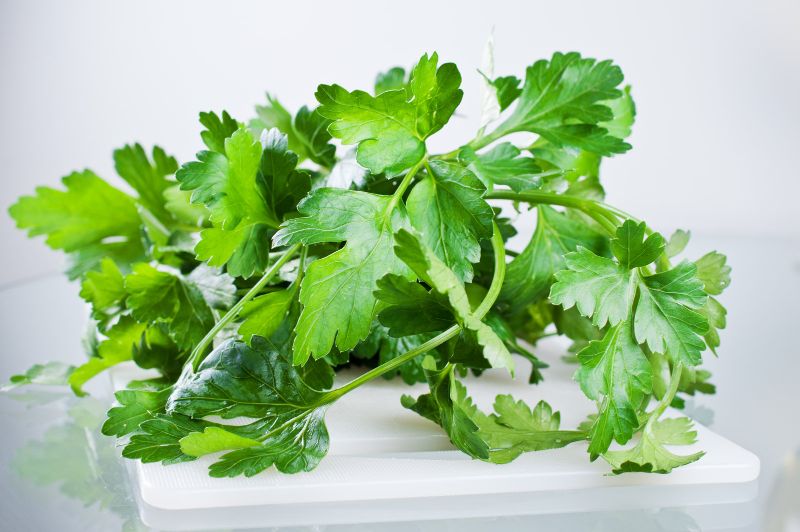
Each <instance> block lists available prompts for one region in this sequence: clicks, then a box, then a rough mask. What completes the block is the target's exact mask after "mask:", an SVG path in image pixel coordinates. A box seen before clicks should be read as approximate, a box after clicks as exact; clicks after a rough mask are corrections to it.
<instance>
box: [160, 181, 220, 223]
mask: <svg viewBox="0 0 800 532" xmlns="http://www.w3.org/2000/svg"><path fill="white" fill-rule="evenodd" d="M164 198H165V200H166V201H165V203H164V207H165V208H166V209H167V210H168V211H169V212H170V214H172V216H173V217H174V218H175V219H176V220H177V221H178V222H180V223H183V224H186V225H191V226H197V227H198V228H200V227H203V226H204V225H205V224H206V222H207V221H208V217H209V216H210V214H211V213H209V212H208V209H207V208H206V206H205V205H203V204H198V203H192V194H191V193H190V192H187V191H185V190H181V187H180V185H173V186H171V187H169V188H166V189H164Z"/></svg>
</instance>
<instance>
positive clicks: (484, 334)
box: [395, 229, 514, 375]
mask: <svg viewBox="0 0 800 532" xmlns="http://www.w3.org/2000/svg"><path fill="white" fill-rule="evenodd" d="M395 240H396V241H397V245H396V246H395V253H397V256H398V257H400V258H401V259H402V260H403V261H404V262H405V263H406V264H407V265H408V266H409V267H410V268H411V269H412V270H413V271H414V273H416V274H417V276H418V277H419V278H420V279H421V280H422V281H424V282H425V283H426V284H428V285H429V286H431V287H432V288H433V289H434V290H435V291H436V292H437V293H439V294H441V295H442V296H445V297H446V298H447V301H448V303H449V306H450V308H451V309H452V311H453V312H454V314H455V317H456V319H457V321H458V323H459V324H460V325H461V326H462V327H463V328H465V329H467V330H468V331H471V332H473V333H474V334H475V335H476V340H477V342H478V344H480V345H481V346H483V356H484V357H485V358H486V360H487V361H488V362H489V364H490V365H491V367H493V368H506V369H507V370H508V371H509V372H510V373H511V374H512V375H513V373H514V360H513V359H512V358H511V353H509V351H508V348H506V345H505V343H504V342H503V341H502V340H501V339H500V337H499V336H497V333H495V332H494V330H493V329H492V328H491V327H490V326H489V325H487V324H486V323H484V322H483V321H481V319H480V318H478V317H477V316H476V315H475V314H474V313H473V309H472V307H471V305H470V302H469V298H468V296H467V292H466V289H465V288H464V285H463V284H461V281H460V280H459V279H458V277H457V276H456V274H455V273H454V272H453V271H452V270H451V269H449V268H448V267H447V265H446V264H444V263H443V262H442V261H441V260H440V259H439V258H438V257H437V256H436V255H435V254H434V253H433V251H432V250H431V249H430V248H428V247H427V246H425V244H423V243H422V242H421V241H420V239H419V237H417V236H416V235H415V234H414V233H411V232H409V231H407V230H405V229H401V230H400V231H398V232H397V234H396V235H395Z"/></svg>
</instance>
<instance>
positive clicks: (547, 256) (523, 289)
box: [500, 205, 606, 309]
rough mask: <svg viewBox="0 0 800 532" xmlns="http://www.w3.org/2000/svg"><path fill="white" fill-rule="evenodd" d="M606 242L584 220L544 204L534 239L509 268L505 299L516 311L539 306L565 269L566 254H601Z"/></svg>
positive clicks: (540, 207)
mask: <svg viewBox="0 0 800 532" xmlns="http://www.w3.org/2000/svg"><path fill="white" fill-rule="evenodd" d="M605 242H606V239H605V238H604V237H603V235H602V234H600V233H598V232H597V231H595V230H594V229H592V228H591V227H589V226H588V225H586V224H585V223H583V222H582V221H581V220H576V219H573V218H570V217H568V216H566V215H564V214H562V213H560V212H558V211H556V210H555V209H553V208H551V207H548V206H547V205H540V206H539V207H537V216H536V229H535V231H534V232H533V237H532V238H531V240H530V242H529V243H528V245H527V246H526V247H525V249H524V250H523V251H522V253H520V254H519V255H518V256H517V257H515V258H514V260H512V261H511V263H510V264H509V265H508V271H507V273H506V283H505V285H504V289H503V292H502V293H501V296H500V297H501V299H502V300H503V301H506V302H508V304H509V305H511V306H512V307H513V308H514V309H524V308H525V307H527V306H528V305H530V304H532V303H535V302H536V301H538V300H540V299H542V298H544V297H545V296H546V295H547V292H548V290H549V289H550V285H551V284H552V282H553V275H554V274H555V273H556V272H557V271H559V270H561V269H562V268H563V267H564V264H565V263H564V256H565V254H567V253H569V252H571V251H575V250H576V249H578V247H579V246H583V247H585V248H587V249H588V250H592V251H595V252H601V251H602V250H603V248H604V246H605V245H606V244H605Z"/></svg>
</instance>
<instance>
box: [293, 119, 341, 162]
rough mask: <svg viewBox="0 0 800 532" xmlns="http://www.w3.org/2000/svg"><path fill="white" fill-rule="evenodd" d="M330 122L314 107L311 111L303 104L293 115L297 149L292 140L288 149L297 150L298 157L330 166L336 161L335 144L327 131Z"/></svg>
mask: <svg viewBox="0 0 800 532" xmlns="http://www.w3.org/2000/svg"><path fill="white" fill-rule="evenodd" d="M330 123H331V122H330V120H328V119H327V118H325V117H323V116H322V115H321V114H319V111H317V110H316V109H314V110H313V111H312V110H310V109H309V108H308V107H306V106H305V105H304V106H303V107H301V108H300V110H299V111H297V115H296V116H295V117H294V133H295V135H296V138H297V143H296V144H298V146H297V149H295V147H294V144H293V143H292V142H290V143H289V149H291V150H292V151H295V152H297V154H298V155H299V156H300V157H304V158H308V159H311V160H312V161H314V162H315V163H317V164H318V165H320V166H324V167H326V168H331V167H332V166H333V164H334V163H335V162H336V146H334V145H333V144H331V143H330V141H331V138H332V137H331V134H330V133H329V132H328V126H329V125H330Z"/></svg>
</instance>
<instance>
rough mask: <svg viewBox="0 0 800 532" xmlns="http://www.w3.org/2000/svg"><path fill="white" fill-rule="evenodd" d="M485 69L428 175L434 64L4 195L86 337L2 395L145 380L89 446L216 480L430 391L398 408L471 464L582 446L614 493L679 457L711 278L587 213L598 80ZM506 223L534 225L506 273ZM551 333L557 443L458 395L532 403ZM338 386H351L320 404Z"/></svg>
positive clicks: (706, 270) (440, 67) (634, 230)
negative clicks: (347, 376)
mask: <svg viewBox="0 0 800 532" xmlns="http://www.w3.org/2000/svg"><path fill="white" fill-rule="evenodd" d="M488 67H489V68H488V69H484V71H483V72H481V76H482V82H483V92H484V98H483V108H482V116H481V127H480V130H479V131H478V134H477V135H476V136H475V138H474V139H472V140H471V141H469V142H468V143H466V144H465V145H463V146H461V147H459V148H457V149H455V150H453V151H450V152H448V153H443V154H433V153H430V152H429V150H428V147H427V140H428V138H429V137H431V136H432V135H434V134H435V133H437V132H438V131H439V130H441V129H442V128H443V127H444V126H445V125H446V124H448V122H450V120H451V118H452V116H453V114H454V112H455V110H456V109H457V108H458V106H459V104H460V103H461V99H462V96H463V92H462V90H461V88H460V86H461V74H460V73H459V71H458V68H457V67H456V66H455V65H454V64H452V63H443V64H440V62H439V56H438V54H436V53H433V54H431V55H428V54H425V55H423V56H422V57H421V59H420V60H419V61H418V62H417V64H416V65H415V66H414V67H413V68H412V69H411V70H410V71H409V72H406V71H405V70H404V69H403V68H400V67H395V68H392V69H390V70H389V71H387V72H385V73H382V74H380V75H379V76H378V78H377V80H376V83H375V87H374V89H373V90H372V91H371V92H366V91H362V90H354V91H350V90H347V89H345V88H344V87H341V86H339V85H335V84H332V85H320V86H319V87H318V88H317V91H316V99H317V101H318V102H319V106H318V107H316V108H313V109H310V108H308V107H302V108H301V109H300V110H299V111H298V112H297V113H296V114H294V115H292V114H291V113H290V112H289V111H288V110H287V109H286V108H285V107H283V106H282V105H281V104H280V103H279V101H278V100H277V99H276V98H274V97H272V96H268V97H267V102H266V104H265V105H263V106H259V107H257V118H255V119H253V120H252V121H250V122H249V123H248V124H245V123H242V122H239V121H237V120H236V119H234V118H233V117H231V116H230V115H229V114H228V113H227V112H225V111H223V112H222V113H221V114H216V113H214V112H204V113H200V122H201V124H202V126H203V128H204V129H203V130H202V132H201V134H200V137H201V140H202V142H203V144H204V145H205V147H206V149H205V150H204V151H201V152H199V153H198V154H197V156H196V160H194V161H191V162H188V163H186V164H184V165H182V166H179V165H178V163H177V162H176V160H175V159H174V158H173V157H171V156H169V155H167V154H166V153H165V152H164V150H162V149H161V148H159V147H155V148H153V150H152V151H151V152H150V153H149V154H148V152H147V151H145V149H144V148H143V147H142V146H140V145H139V144H135V145H129V146H125V147H123V148H121V149H119V150H117V151H115V152H114V162H115V166H116V170H117V173H118V174H119V176H120V177H121V178H122V179H123V180H124V181H125V182H126V183H127V184H128V185H129V187H130V190H128V191H123V190H121V189H119V188H116V187H113V186H112V185H110V184H109V183H108V182H106V181H105V180H103V179H102V178H100V177H99V176H97V175H96V174H94V173H93V172H92V171H90V170H84V171H82V172H75V173H73V174H70V175H69V176H67V177H65V178H64V179H63V184H64V188H63V189H53V188H48V187H40V188H38V189H37V190H36V193H35V194H34V195H32V196H25V197H22V198H20V199H19V201H18V202H17V203H16V204H14V205H13V206H12V207H11V209H10V214H11V216H12V217H13V218H14V219H15V220H16V222H17V225H18V226H19V227H20V228H22V229H26V230H27V231H28V233H29V235H30V236H37V235H46V237H47V239H46V242H47V244H48V245H49V246H50V247H52V248H54V249H60V250H62V251H64V252H65V253H67V254H68V256H69V258H70V268H69V270H68V274H69V276H70V277H71V278H73V279H80V282H81V297H82V298H83V299H84V300H85V301H86V302H87V303H88V304H89V305H90V307H91V318H92V329H91V332H90V334H89V335H88V338H87V341H86V346H87V355H88V359H87V361H86V362H85V363H84V364H82V365H80V366H78V367H73V366H67V365H65V364H59V363H50V364H46V365H36V366H33V367H32V368H31V369H30V370H29V371H27V372H26V373H25V374H23V375H17V376H14V377H12V379H11V383H10V384H9V385H8V386H7V387H6V388H12V387H16V386H20V385H24V384H55V383H60V382H64V383H67V384H69V385H70V386H71V387H72V389H73V390H74V391H75V393H76V394H79V395H81V394H84V393H85V392H84V391H83V386H84V384H85V383H86V382H87V381H88V380H90V379H91V378H93V377H94V376H96V375H97V374H99V373H101V372H103V371H105V370H107V369H109V368H111V367H113V366H115V365H117V364H120V363H123V362H127V361H133V362H134V363H135V364H137V365H138V366H140V367H142V368H146V369H155V370H157V371H158V372H159V374H160V377H159V378H155V379H149V380H146V381H135V382H132V383H130V384H129V386H128V388H127V389H125V390H122V391H119V392H117V394H116V399H117V403H118V404H117V405H116V406H114V407H113V408H111V410H110V411H109V412H108V419H107V420H106V422H105V424H104V425H103V428H102V432H103V433H104V434H107V435H109V436H115V437H118V438H120V439H121V440H122V442H123V444H124V448H123V456H125V457H127V458H132V459H139V460H142V461H143V462H162V463H164V464H171V463H176V462H183V461H189V460H194V459H195V458H196V457H199V456H203V455H206V454H211V453H219V452H223V454H222V455H221V456H219V458H218V460H217V461H216V462H214V463H213V465H212V466H211V468H210V470H209V474H210V475H212V476H218V477H226V476H236V475H246V476H252V475H255V474H258V473H260V472H262V471H264V470H265V469H267V468H269V467H272V466H274V467H275V468H276V469H277V470H278V471H281V472H283V473H296V472H300V471H309V470H311V469H313V468H314V467H316V465H317V464H318V463H319V462H320V460H322V459H323V458H324V456H325V454H326V452H327V450H328V444H329V437H328V432H327V429H326V426H325V412H326V410H327V408H328V407H329V406H330V405H331V404H332V403H334V402H335V401H337V400H339V399H340V398H341V397H343V396H344V395H346V394H347V393H349V392H350V391H352V390H354V389H355V388H357V387H359V386H361V385H363V384H366V383H368V382H370V381H371V380H373V379H375V378H378V377H385V378H391V377H394V376H396V375H399V376H401V377H402V379H403V380H404V381H406V382H408V383H415V382H426V383H427V384H428V386H429V391H428V393H425V394H423V395H420V396H419V397H416V398H415V397H411V396H408V395H404V396H403V397H402V398H401V399H400V400H401V402H402V404H403V406H405V407H406V408H408V409H410V410H412V411H414V412H416V413H418V414H419V415H421V416H423V417H425V418H427V419H429V420H430V421H432V422H434V423H436V424H438V425H439V426H441V428H442V430H444V431H445V432H446V433H447V435H448V436H449V438H450V440H451V441H452V443H453V445H454V446H456V447H457V448H459V449H460V450H462V451H463V452H465V453H466V454H468V455H469V456H471V457H473V458H477V459H480V460H485V461H489V462H495V463H506V462H510V461H512V460H514V459H515V458H516V457H518V456H519V455H520V454H522V453H525V452H530V451H537V450H542V449H552V448H557V447H563V446H565V445H568V444H571V443H574V442H584V441H586V442H588V451H589V455H590V458H591V459H592V460H594V459H596V458H597V457H602V458H603V459H604V460H606V461H607V462H608V463H609V464H610V466H611V469H612V471H613V472H614V473H621V472H626V471H646V472H657V473H668V472H669V471H671V470H672V469H674V468H675V467H679V466H681V465H685V464H688V463H690V462H693V461H695V460H697V459H699V458H700V457H701V456H702V452H700V453H694V454H689V455H681V454H676V453H675V452H674V451H673V450H671V449H669V448H668V447H672V446H677V445H687V444H691V443H694V441H695V439H696V433H695V432H694V431H693V430H692V423H691V421H690V420H689V419H688V418H674V419H664V418H663V415H664V412H665V409H666V408H667V407H668V406H670V405H673V406H678V407H680V406H682V404H683V396H685V395H693V394H694V393H697V392H701V393H713V392H714V387H713V385H712V384H710V383H709V382H708V378H709V376H710V374H709V373H708V372H707V371H705V370H703V369H701V368H700V365H701V362H702V353H703V351H705V350H706V349H709V350H711V351H712V352H714V353H716V350H717V348H718V347H719V343H720V340H719V333H718V331H719V329H722V328H724V327H725V309H724V307H723V306H722V305H721V304H720V303H719V301H718V300H717V299H716V296H719V294H720V293H721V292H722V291H723V290H724V288H725V287H727V285H728V284H729V282H730V275H729V274H730V268H729V267H728V266H727V265H726V263H725V257H724V256H723V255H721V254H719V253H717V252H711V253H709V254H707V255H705V256H703V257H701V258H699V259H698V260H695V261H689V260H685V259H684V260H681V261H680V262H677V263H675V257H676V256H678V255H679V254H680V253H681V252H682V251H683V249H684V247H685V246H686V243H687V241H688V238H689V233H688V232H684V231H678V232H676V233H675V234H674V235H673V236H672V237H671V238H670V239H669V240H667V239H665V238H664V237H662V236H661V235H660V234H659V233H657V232H654V231H653V230H652V228H650V227H649V226H648V225H646V224H645V223H644V222H642V221H640V220H638V219H636V218H634V217H633V216H631V215H629V214H627V213H626V212H624V211H622V210H620V209H617V208H614V207H612V206H609V205H608V204H606V203H605V202H604V196H605V193H604V190H603V188H602V186H601V185H600V181H599V170H600V164H601V161H602V159H603V158H604V157H609V156H613V155H616V154H621V153H624V152H626V151H627V150H629V149H630V147H631V146H630V144H628V142H627V141H626V139H627V137H628V136H629V135H630V133H631V128H632V125H633V120H634V117H635V107H634V104H633V100H632V97H631V92H630V88H629V87H627V86H623V75H622V71H621V70H620V68H619V67H618V66H617V65H615V64H614V63H613V62H611V61H597V60H595V59H592V58H585V57H582V56H581V55H580V54H578V53H575V52H571V53H567V54H562V53H556V54H554V55H553V56H552V57H551V58H550V59H548V60H539V61H536V62H535V63H533V64H532V65H531V66H529V67H528V68H527V69H526V71H525V77H524V80H521V79H518V78H516V77H515V76H500V77H495V76H494V74H493V72H491V71H490V70H491V68H490V67H491V61H490V63H489V65H488ZM339 145H343V146H352V148H350V149H349V151H348V150H347V149H346V148H343V147H340V146H339ZM509 201H510V202H511V203H512V205H513V206H514V208H515V209H516V210H517V212H518V213H519V216H535V219H536V229H535V231H534V233H533V235H532V237H531V239H530V241H529V243H528V244H527V246H526V247H525V248H524V249H523V250H522V251H521V252H519V253H514V252H511V251H508V250H506V243H507V241H508V239H509V238H510V237H511V236H513V235H514V233H515V230H514V227H513V223H512V222H511V220H509V219H508V218H506V217H505V216H504V214H503V213H504V212H508V204H509ZM498 202H499V203H498ZM503 204H505V205H506V207H505V209H501V208H500V206H501V205H503ZM553 334H560V335H564V336H566V337H568V338H569V339H570V340H571V341H572V342H573V345H572V347H571V351H573V352H574V353H575V354H576V357H575V358H576V361H577V365H578V366H577V369H576V372H575V380H576V381H577V384H578V385H579V386H580V388H581V390H582V391H583V393H584V394H585V395H586V396H587V397H588V398H589V399H591V400H592V401H594V402H595V403H596V404H597V413H596V414H595V415H592V416H591V417H590V418H589V419H587V420H586V421H585V422H584V423H582V424H581V425H580V426H579V427H576V428H574V429H564V428H562V427H561V426H560V414H559V413H558V412H557V411H554V409H553V408H552V407H551V406H550V405H549V404H547V403H546V402H544V401H542V402H539V403H538V404H537V405H533V406H531V405H527V404H525V403H524V402H523V401H519V400H516V399H515V398H513V397H511V396H509V395H498V396H497V399H496V401H495V404H494V411H493V412H491V413H487V412H483V411H481V410H480V409H479V408H478V407H477V406H476V405H475V404H474V402H473V401H472V399H471V398H470V395H469V390H468V389H467V387H466V386H465V385H464V383H463V377H464V375H465V374H466V373H468V372H472V373H474V374H476V375H480V373H481V372H483V371H484V370H486V369H488V368H498V369H502V370H504V371H508V372H509V373H510V374H512V375H513V374H514V371H515V360H516V357H517V356H520V357H523V358H525V359H527V360H529V361H530V362H531V365H532V370H531V374H530V377H529V381H530V382H531V384H535V383H537V382H539V381H540V380H541V379H542V378H546V373H547V372H546V368H547V364H545V363H544V362H542V361H541V360H539V359H538V358H537V356H536V354H535V352H536V344H537V342H538V341H539V340H540V339H541V338H544V337H546V336H550V335H553ZM353 364H356V365H359V364H363V365H365V366H367V367H368V368H371V369H368V370H367V371H366V372H364V373H362V374H361V375H360V376H358V377H356V378H355V379H354V380H352V381H350V382H348V383H346V384H344V385H342V386H339V387H334V375H335V372H336V371H337V370H339V369H341V368H343V367H348V366H350V365H353ZM235 418H247V419H248V422H247V423H246V424H242V423H240V422H235V423H233V422H231V420H233V419H235ZM615 443H616V444H617V445H618V446H620V447H618V448H612V445H613V444H615ZM621 446H627V447H621Z"/></svg>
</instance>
